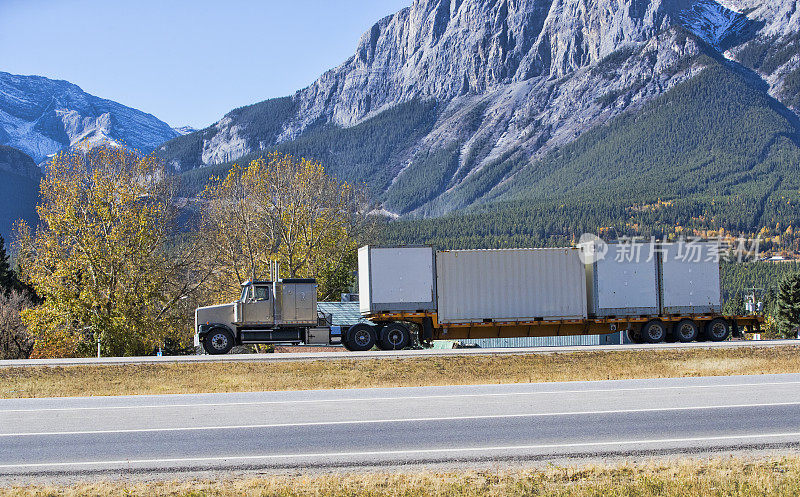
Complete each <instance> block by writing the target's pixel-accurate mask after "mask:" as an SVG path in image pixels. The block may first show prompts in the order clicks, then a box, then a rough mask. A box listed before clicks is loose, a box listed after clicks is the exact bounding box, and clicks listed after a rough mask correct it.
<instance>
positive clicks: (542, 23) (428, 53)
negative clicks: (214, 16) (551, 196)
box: [157, 0, 800, 216]
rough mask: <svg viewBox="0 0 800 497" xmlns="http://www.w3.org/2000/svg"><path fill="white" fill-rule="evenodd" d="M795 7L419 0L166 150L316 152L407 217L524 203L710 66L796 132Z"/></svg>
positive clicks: (780, 1) (213, 158) (220, 162)
mask: <svg viewBox="0 0 800 497" xmlns="http://www.w3.org/2000/svg"><path fill="white" fill-rule="evenodd" d="M797 3H798V2H797V1H796V0H770V1H769V2H764V1H763V0H717V1H714V0H415V1H414V3H413V5H412V6H410V7H408V8H406V9H403V10H401V11H400V12H398V13H396V14H394V15H391V16H388V17H386V18H384V19H382V20H380V21H378V22H377V23H376V24H375V25H374V26H372V28H371V29H370V30H369V31H367V32H366V33H365V34H364V35H363V36H362V38H361V40H360V42H359V44H358V47H357V48H356V52H355V54H354V55H353V56H352V57H350V58H349V59H348V60H347V61H345V62H344V63H343V64H342V65H340V66H339V67H337V68H334V69H332V70H330V71H328V72H326V73H325V74H323V75H322V76H321V77H320V78H319V79H318V80H317V81H315V82H314V83H313V84H311V85H310V86H309V87H307V88H305V89H302V90H300V91H298V92H297V93H296V94H294V95H293V96H291V97H285V98H280V99H273V100H267V101H264V102H261V103H258V104H254V105H252V106H248V107H243V108H240V109H235V110H233V111H231V112H230V113H229V114H227V115H226V116H224V117H223V118H222V119H221V120H220V121H218V122H217V123H215V124H214V125H212V126H210V127H209V128H206V129H204V130H200V131H197V132H195V133H190V134H188V135H186V136H182V137H179V138H176V139H175V140H172V141H170V142H167V143H165V144H164V145H162V146H161V147H159V148H158V150H157V153H159V154H160V155H161V156H162V157H163V158H164V159H165V160H166V161H167V162H168V164H169V165H170V166H171V167H172V168H174V169H175V170H176V171H179V172H186V171H191V170H197V169H198V168H208V167H209V166H210V167H211V170H212V171H214V172H217V171H219V170H220V169H225V168H226V167H228V164H229V163H230V162H231V161H235V160H247V159H248V158H250V157H254V156H256V155H258V154H260V153H263V151H267V150H271V149H278V150H282V151H286V152H290V153H295V154H300V155H306V156H313V157H315V158H318V159H320V160H322V161H323V162H324V163H325V164H326V166H327V167H328V169H329V170H330V171H331V172H333V173H334V174H336V175H337V176H339V177H341V178H343V179H347V180H350V181H358V182H366V183H367V184H368V186H369V187H370V188H371V190H372V191H373V193H374V194H375V196H376V197H377V198H378V199H380V200H381V201H382V202H383V205H384V208H385V209H386V210H388V211H390V212H393V213H395V214H398V215H411V216H436V215H441V214H446V213H448V212H453V211H457V210H460V209H462V208H464V207H468V206H472V205H476V204H481V203H485V202H491V201H495V200H502V199H506V198H516V196H517V195H519V192H520V191H524V190H526V188H528V187H529V186H530V184H529V183H528V182H529V181H532V180H533V179H534V178H536V177H537V174H536V173H537V171H538V170H539V169H540V168H541V167H542V164H543V163H544V162H543V161H546V159H547V158H548V157H550V154H552V153H555V152H557V151H558V150H559V149H561V148H563V147H565V146H567V145H569V144H571V143H573V142H575V140H576V139H578V138H579V137H581V136H583V135H584V134H585V133H587V132H588V131H591V130H593V129H596V128H597V127H598V126H601V125H607V124H609V123H613V122H615V121H616V120H618V119H622V118H623V117H624V116H626V115H630V114H636V113H637V112H639V111H641V109H643V108H645V106H647V105H648V104H649V103H650V102H654V101H656V99H657V98H659V97H660V96H663V95H666V94H667V93H668V92H670V91H671V90H672V89H674V88H682V85H684V84H686V83H688V82H690V81H692V80H694V79H695V78H697V77H698V76H699V75H700V74H702V73H704V72H706V71H707V70H708V69H709V68H710V67H722V68H724V73H725V74H726V75H727V74H731V75H733V76H732V78H733V79H730V80H728V79H724V81H731V82H734V81H740V80H741V81H745V82H746V85H747V86H748V87H750V88H755V89H757V91H758V92H761V93H763V94H765V95H769V96H770V97H773V98H774V99H776V101H775V102H773V101H771V100H764V101H763V102H762V101H761V100H759V102H760V103H759V105H766V106H770V108H771V109H772V110H771V112H772V111H774V112H776V113H778V114H779V115H781V116H784V118H786V119H789V122H790V126H794V123H795V122H796V121H797V119H796V115H795V112H796V111H797V110H798V108H800V107H798V106H800V91H798V90H799V89H800V51H798V38H800V35H798V33H799V32H800V29H798V28H799V27H800V26H799V25H800V14H799V13H798V9H797ZM708 84H714V83H713V81H710V82H708ZM731 84H733V83H731ZM697 94H698V95H702V92H698V93H697ZM698 98H700V97H698ZM699 105H700V106H701V107H702V102H699ZM773 107H774V108H773ZM686 108H690V107H686ZM744 125H747V123H744ZM776 129H777V128H776ZM697 132H699V133H702V132H704V130H697ZM791 132H792V133H793V132H794V131H791ZM781 133H786V132H785V131H781ZM676 147H677V148H680V147H681V144H676ZM619 152H620V153H622V152H623V151H622V150H620V151H619ZM609 160H615V159H613V158H610V159H609ZM700 167H705V166H700ZM714 167H718V166H717V165H714ZM720 167H721V166H720ZM209 172H210V171H208V170H206V169H202V170H199V171H193V172H190V173H187V175H188V177H189V178H190V180H192V181H195V182H202V180H203V179H204V178H207V177H208V173H209ZM629 174H631V175H635V171H629Z"/></svg>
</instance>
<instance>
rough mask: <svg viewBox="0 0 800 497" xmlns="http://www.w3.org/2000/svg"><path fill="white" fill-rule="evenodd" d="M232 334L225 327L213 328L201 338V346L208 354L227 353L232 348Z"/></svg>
mask: <svg viewBox="0 0 800 497" xmlns="http://www.w3.org/2000/svg"><path fill="white" fill-rule="evenodd" d="M233 341H234V340H233V335H232V334H231V332H230V331H228V330H226V329H225V328H214V329H213V330H211V331H209V332H208V333H207V334H206V336H205V338H204V339H203V348H204V349H206V352H208V353H209V354H214V355H216V354H227V353H228V352H230V351H231V349H232V348H233Z"/></svg>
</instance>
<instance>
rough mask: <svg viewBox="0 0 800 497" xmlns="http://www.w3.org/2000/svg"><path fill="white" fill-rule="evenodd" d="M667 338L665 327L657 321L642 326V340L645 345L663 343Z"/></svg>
mask: <svg viewBox="0 0 800 497" xmlns="http://www.w3.org/2000/svg"><path fill="white" fill-rule="evenodd" d="M666 337H667V327H666V326H664V323H662V322H661V321H660V320H658V319H654V320H652V321H648V322H647V323H645V325H644V326H642V338H643V339H644V341H645V342H647V343H659V342H663V341H664V339H665V338H666Z"/></svg>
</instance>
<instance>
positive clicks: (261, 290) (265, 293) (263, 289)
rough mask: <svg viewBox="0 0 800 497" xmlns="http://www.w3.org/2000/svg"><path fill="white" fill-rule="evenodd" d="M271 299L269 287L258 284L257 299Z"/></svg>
mask: <svg viewBox="0 0 800 497" xmlns="http://www.w3.org/2000/svg"><path fill="white" fill-rule="evenodd" d="M259 300H269V287H268V286H257V287H256V301H259Z"/></svg>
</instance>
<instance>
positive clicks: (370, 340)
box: [345, 323, 377, 352]
mask: <svg viewBox="0 0 800 497" xmlns="http://www.w3.org/2000/svg"><path fill="white" fill-rule="evenodd" d="M376 338H377V337H376V336H375V328H374V327H372V326H370V325H368V324H364V323H359V324H356V325H354V326H351V327H350V329H349V330H347V335H345V343H346V344H347V345H345V346H346V347H347V350H352V351H355V352H364V351H366V350H369V349H371V348H372V347H374V346H375V341H376Z"/></svg>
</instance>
